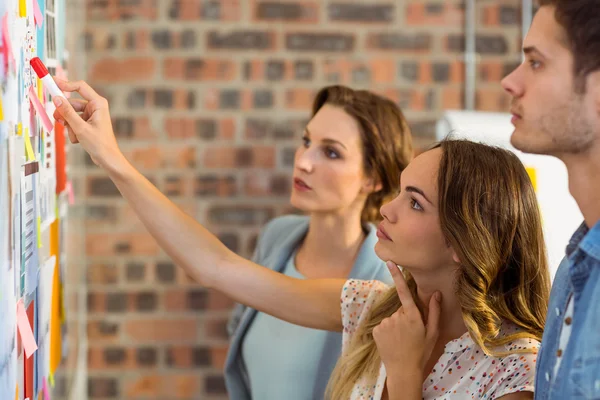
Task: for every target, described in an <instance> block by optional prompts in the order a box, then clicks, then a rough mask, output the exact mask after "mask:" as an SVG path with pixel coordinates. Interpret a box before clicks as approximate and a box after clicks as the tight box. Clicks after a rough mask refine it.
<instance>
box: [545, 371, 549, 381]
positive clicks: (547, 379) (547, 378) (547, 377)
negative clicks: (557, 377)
mask: <svg viewBox="0 0 600 400" xmlns="http://www.w3.org/2000/svg"><path fill="white" fill-rule="evenodd" d="M546 382H550V374H549V373H547V372H546Z"/></svg>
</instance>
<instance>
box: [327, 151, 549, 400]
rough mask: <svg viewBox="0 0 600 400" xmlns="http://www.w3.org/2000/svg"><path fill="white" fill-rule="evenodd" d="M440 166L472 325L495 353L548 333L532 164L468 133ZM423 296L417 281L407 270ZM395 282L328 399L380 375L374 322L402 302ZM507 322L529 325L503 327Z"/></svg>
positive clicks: (338, 370) (462, 296) (338, 371)
mask: <svg viewBox="0 0 600 400" xmlns="http://www.w3.org/2000/svg"><path fill="white" fill-rule="evenodd" d="M433 148H441V149H442V151H443V155H442V158H441V161H440V166H439V176H438V189H439V204H440V206H439V207H440V209H439V216H440V225H441V228H442V232H443V233H444V236H445V237H446V239H447V241H448V243H449V245H451V246H452V247H453V249H454V250H455V251H456V253H457V254H458V257H459V259H460V260H461V266H460V269H459V270H458V271H457V277H456V294H457V296H458V298H459V300H460V305H461V308H462V315H463V319H464V322H465V325H466V327H467V329H468V331H469V334H470V335H471V338H472V339H473V341H474V342H475V343H476V344H477V345H478V346H479V347H480V348H481V349H482V350H483V351H484V352H485V353H486V354H488V355H492V356H498V357H501V356H505V355H507V354H514V353H525V352H531V350H526V349H515V350H512V351H510V352H508V351H506V350H501V349H502V347H501V346H503V345H506V344H508V343H509V342H512V341H514V340H516V339H519V338H533V339H537V340H541V338H542V332H543V329H544V324H545V319H546V311H547V308H548V299H549V295H550V276H549V272H548V264H547V259H546V248H545V244H544V237H543V233H542V223H541V217H540V214H539V209H538V203H537V199H536V195H535V192H534V188H533V186H532V183H531V180H530V178H529V176H528V174H527V171H526V170H525V168H524V167H523V164H522V163H521V162H520V160H519V159H518V158H517V156H516V155H515V154H513V153H511V152H510V151H507V150H503V149H500V148H496V147H492V146H487V145H484V144H479V143H474V142H470V141H465V140H445V141H442V142H441V143H439V144H437V145H435V146H434V147H432V149H433ZM404 274H405V277H406V278H407V281H408V283H409V288H410V289H411V292H412V294H413V297H415V298H416V289H417V287H416V283H415V281H414V279H413V278H412V277H411V276H410V274H409V273H408V272H404ZM400 306H401V304H400V299H399V298H398V295H397V292H396V289H395V288H390V290H389V291H388V292H387V293H385V294H384V295H383V296H382V297H381V298H380V299H379V300H378V301H377V302H376V303H375V304H374V306H373V307H372V311H371V312H370V314H369V315H368V317H367V319H366V320H365V322H364V323H363V324H362V325H361V326H359V327H358V329H357V331H356V334H355V335H354V337H353V338H352V340H351V341H350V342H349V344H348V346H347V348H346V349H345V351H344V353H343V354H342V356H341V358H340V359H339V360H338V363H337V365H336V367H335V369H334V371H333V373H332V376H331V379H330V381H329V385H328V387H327V398H329V399H336V400H337V399H347V398H349V397H350V393H351V392H352V389H353V387H354V385H355V384H356V383H357V382H358V381H359V379H361V378H363V377H366V378H367V379H369V380H370V381H372V382H373V383H374V382H375V380H376V377H377V373H378V372H379V366H380V364H381V359H380V357H379V354H378V352H377V347H376V345H375V341H374V340H373V329H374V328H375V327H376V326H377V325H379V324H380V323H381V321H382V320H383V319H385V318H387V317H389V316H391V315H392V314H393V313H394V312H396V311H397V310H398V308H400ZM503 321H508V322H512V323H513V324H515V325H516V326H518V327H520V328H521V332H518V333H513V334H507V335H504V334H501V332H500V330H501V325H502V323H503Z"/></svg>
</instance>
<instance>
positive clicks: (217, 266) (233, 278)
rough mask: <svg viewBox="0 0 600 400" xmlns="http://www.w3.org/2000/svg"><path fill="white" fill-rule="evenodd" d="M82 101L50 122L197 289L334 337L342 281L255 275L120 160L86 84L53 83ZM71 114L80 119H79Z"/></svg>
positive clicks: (62, 103)
mask: <svg viewBox="0 0 600 400" xmlns="http://www.w3.org/2000/svg"><path fill="white" fill-rule="evenodd" d="M57 84H58V86H59V87H60V88H61V90H63V91H65V92H78V93H79V94H80V95H81V96H82V97H83V100H80V99H70V100H69V101H67V100H66V99H64V98H60V97H55V98H54V101H55V105H56V106H57V110H56V112H55V114H54V116H55V118H56V119H57V120H59V121H63V122H64V123H65V125H67V127H68V130H69V136H70V139H71V142H73V143H77V142H79V143H80V144H81V146H82V147H83V148H84V149H85V150H86V151H87V152H88V153H89V154H90V156H91V157H92V160H93V161H94V162H95V163H96V164H97V165H99V166H100V167H102V168H104V169H105V170H106V171H107V173H108V175H109V176H110V178H111V179H112V181H113V182H114V183H115V185H116V186H117V188H118V189H119V191H120V192H121V194H122V195H123V197H124V198H125V199H126V200H127V202H128V203H129V205H130V206H131V207H132V208H133V210H134V211H135V213H136V214H137V216H138V217H139V218H140V220H141V221H142V223H143V224H144V226H145V227H146V229H147V230H148V231H149V232H150V234H151V235H152V236H153V237H154V239H155V240H156V241H157V242H158V244H159V245H160V246H161V247H162V248H163V249H164V251H165V252H166V253H167V254H168V255H169V256H170V257H171V258H172V259H173V260H174V261H175V262H176V263H177V265H179V266H180V267H181V268H183V269H184V270H185V271H186V272H187V273H188V274H189V275H190V276H192V277H193V278H194V279H195V280H196V281H197V282H199V283H200V284H202V285H204V286H206V287H209V288H214V289H217V290H219V291H221V292H223V293H225V294H226V295H228V296H229V297H231V298H232V299H234V300H235V301H237V302H240V303H243V304H246V305H248V306H250V307H253V308H256V309H257V310H260V311H263V312H265V313H268V314H271V315H273V316H275V317H277V318H281V319H283V320H286V321H289V322H292V323H295V324H298V325H303V326H307V327H311V328H317V329H326V330H341V329H342V320H341V310H340V295H341V291H342V287H343V285H344V280H339V279H322V280H302V279H294V278H290V277H287V276H285V275H283V274H279V273H277V272H274V271H271V270H269V269H268V268H264V267H261V266H259V265H257V264H254V263H253V262H251V261H249V260H246V259H244V258H242V257H240V256H238V255H236V254H235V253H233V252H232V251H230V250H229V249H228V248H227V247H226V246H225V245H223V244H222V243H221V242H220V241H219V240H218V239H217V238H216V237H215V236H214V235H213V234H211V233H210V232H209V231H208V230H207V229H206V228H204V227H203V226H202V225H200V224H199V223H198V222H197V221H196V220H194V219H193V218H192V217H190V216H189V215H187V214H186V213H184V212H183V211H182V210H181V209H179V207H177V206H176V205H175V204H174V203H173V202H171V201H170V200H169V199H168V198H167V197H166V196H164V195H163V194H162V193H161V192H160V191H159V190H158V189H157V188H156V187H155V186H154V185H153V184H152V183H151V182H150V181H148V179H146V178H145V177H144V176H143V175H142V174H141V173H140V172H139V171H137V170H136V169H135V168H134V167H133V166H132V165H131V164H130V163H129V162H128V161H127V160H126V158H125V157H124V156H123V154H122V153H121V151H120V150H119V147H118V145H117V142H116V139H115V136H114V133H113V129H112V124H111V119H110V113H109V108H108V102H107V101H106V99H104V98H102V97H101V96H100V95H98V94H97V93H96V92H95V91H94V90H93V89H92V88H91V87H90V86H89V85H87V84H86V83H85V82H66V81H59V80H57ZM78 113H81V115H80V114H78Z"/></svg>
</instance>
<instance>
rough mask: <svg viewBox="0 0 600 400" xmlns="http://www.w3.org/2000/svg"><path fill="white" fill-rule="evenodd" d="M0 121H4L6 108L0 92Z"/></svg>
mask: <svg viewBox="0 0 600 400" xmlns="http://www.w3.org/2000/svg"><path fill="white" fill-rule="evenodd" d="M0 121H4V108H3V107H2V93H0Z"/></svg>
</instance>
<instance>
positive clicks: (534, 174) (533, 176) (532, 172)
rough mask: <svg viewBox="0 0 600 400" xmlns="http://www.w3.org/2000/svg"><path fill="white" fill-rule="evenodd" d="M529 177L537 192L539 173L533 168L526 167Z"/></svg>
mask: <svg viewBox="0 0 600 400" xmlns="http://www.w3.org/2000/svg"><path fill="white" fill-rule="evenodd" d="M525 170H526V171H527V175H529V179H531V184H532V185H533V190H535V191H536V192H537V172H536V170H535V168H533V167H526V168H525Z"/></svg>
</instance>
